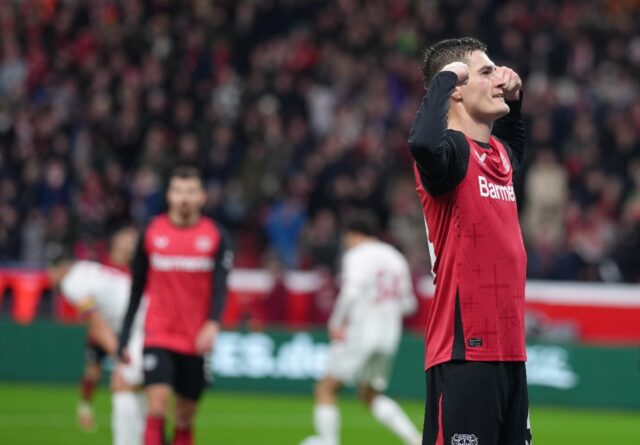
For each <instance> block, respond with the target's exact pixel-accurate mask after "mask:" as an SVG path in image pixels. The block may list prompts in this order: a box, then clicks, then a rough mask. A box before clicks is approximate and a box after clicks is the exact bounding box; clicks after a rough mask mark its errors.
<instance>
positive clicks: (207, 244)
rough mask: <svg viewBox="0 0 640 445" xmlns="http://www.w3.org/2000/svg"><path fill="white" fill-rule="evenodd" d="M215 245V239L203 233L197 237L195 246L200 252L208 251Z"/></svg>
mask: <svg viewBox="0 0 640 445" xmlns="http://www.w3.org/2000/svg"><path fill="white" fill-rule="evenodd" d="M212 247H213V241H212V240H211V238H209V237H208V236H204V235H201V236H199V237H197V238H196V243H195V248H196V250H197V251H198V252H208V251H209V250H211V248H212Z"/></svg>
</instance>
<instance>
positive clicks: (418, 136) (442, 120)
mask: <svg viewBox="0 0 640 445" xmlns="http://www.w3.org/2000/svg"><path fill="white" fill-rule="evenodd" d="M457 80H458V77H457V75H456V74H455V73H453V72H448V71H445V72H441V73H439V74H437V75H436V76H435V77H434V78H433V80H432V81H431V85H430V86H429V89H428V90H427V94H426V95H425V96H424V98H423V99H422V103H421V104H420V108H419V109H418V113H417V114H416V117H415V120H414V121H413V125H412V127H411V131H410V133H409V148H410V150H411V153H412V155H413V157H414V158H415V159H416V161H417V162H418V164H419V165H420V166H421V167H422V168H423V169H426V173H428V174H429V175H433V176H438V175H439V174H440V173H441V172H442V171H443V170H444V168H445V167H446V163H447V152H446V144H445V134H446V131H447V113H448V112H449V97H450V96H451V93H452V92H453V89H454V88H455V86H456V82H457Z"/></svg>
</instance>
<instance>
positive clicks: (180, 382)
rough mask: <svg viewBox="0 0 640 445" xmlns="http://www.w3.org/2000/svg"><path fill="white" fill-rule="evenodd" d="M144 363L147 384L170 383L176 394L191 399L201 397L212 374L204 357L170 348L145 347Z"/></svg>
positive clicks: (145, 382)
mask: <svg viewBox="0 0 640 445" xmlns="http://www.w3.org/2000/svg"><path fill="white" fill-rule="evenodd" d="M142 363H143V367H144V384H145V386H148V385H153V384H158V383H164V384H168V385H171V387H172V388H173V390H174V391H175V393H176V394H178V395H179V396H181V397H184V398H185V399H189V400H198V399H199V398H200V396H201V395H202V391H203V390H204V388H205V387H206V386H207V383H208V380H209V376H210V372H209V370H208V366H207V364H208V361H207V364H206V363H205V359H204V357H202V356H198V355H189V354H181V353H179V352H174V351H171V350H169V349H163V348H144V355H143V359H142Z"/></svg>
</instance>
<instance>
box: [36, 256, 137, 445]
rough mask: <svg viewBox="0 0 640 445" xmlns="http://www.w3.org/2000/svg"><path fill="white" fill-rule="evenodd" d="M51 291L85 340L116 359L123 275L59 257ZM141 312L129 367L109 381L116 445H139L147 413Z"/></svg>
mask: <svg viewBox="0 0 640 445" xmlns="http://www.w3.org/2000/svg"><path fill="white" fill-rule="evenodd" d="M49 277H50V280H51V285H52V287H56V288H59V289H60V291H61V293H62V295H63V296H64V298H66V299H67V300H68V301H69V302H70V303H71V304H73V305H74V306H75V307H76V308H77V309H78V310H79V311H80V313H81V314H82V316H83V318H84V319H85V320H86V322H87V326H88V331H89V335H90V336H91V337H92V338H93V339H94V340H95V342H96V343H97V344H98V345H99V346H100V347H101V348H102V349H104V350H105V351H106V352H107V353H108V354H109V355H112V356H115V353H116V351H117V347H118V334H119V332H120V329H121V327H122V322H123V320H124V315H125V312H126V310H127V306H128V303H129V301H128V300H129V293H130V291H131V277H130V276H129V274H128V273H126V272H123V271H121V270H118V269H116V268H113V267H109V266H105V265H102V264H99V263H96V262H92V261H74V260H73V259H72V258H70V257H69V256H66V255H64V254H63V255H59V256H58V258H55V259H53V261H52V262H51V264H50V266H49ZM143 311H144V306H141V309H140V310H139V311H138V313H137V315H136V321H135V323H134V327H133V329H132V335H131V340H130V342H129V346H128V350H129V351H130V355H131V361H130V362H129V363H128V364H126V365H124V364H118V365H117V367H116V368H115V369H114V370H113V373H112V375H111V391H112V431H113V443H114V444H115V445H139V444H142V434H143V431H144V420H145V416H146V407H145V401H144V396H143V394H142V392H140V390H141V389H142V383H143V369H142V341H143V320H144V315H143Z"/></svg>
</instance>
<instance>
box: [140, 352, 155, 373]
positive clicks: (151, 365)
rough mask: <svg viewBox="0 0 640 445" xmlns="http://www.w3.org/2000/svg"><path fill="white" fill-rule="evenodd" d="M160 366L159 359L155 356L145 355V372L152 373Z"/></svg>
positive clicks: (143, 364)
mask: <svg viewBox="0 0 640 445" xmlns="http://www.w3.org/2000/svg"><path fill="white" fill-rule="evenodd" d="M156 366H158V357H157V356H156V355H155V354H145V355H144V358H143V359H142V367H143V368H144V370H145V371H152V370H154V369H156Z"/></svg>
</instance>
